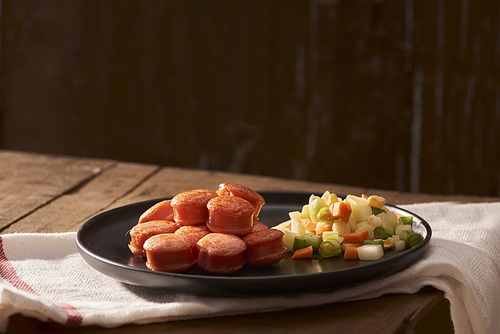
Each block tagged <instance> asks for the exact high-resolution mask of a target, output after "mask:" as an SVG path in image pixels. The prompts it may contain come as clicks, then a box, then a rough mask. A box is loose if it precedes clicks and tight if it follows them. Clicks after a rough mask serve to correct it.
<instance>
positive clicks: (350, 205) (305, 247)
mask: <svg viewBox="0 0 500 334" xmlns="http://www.w3.org/2000/svg"><path fill="white" fill-rule="evenodd" d="M385 204H386V201H385V198H383V197H382V196H378V195H371V196H366V195H362V196H361V197H359V196H355V195H347V196H346V197H345V198H341V197H339V196H337V195H336V194H334V193H330V192H329V191H326V192H325V193H323V195H322V196H317V195H314V194H312V195H311V196H310V198H309V202H308V203H307V204H305V205H304V206H303V207H302V210H301V211H292V212H290V213H289V217H290V219H289V220H287V221H285V222H282V223H280V224H278V225H276V226H274V227H273V229H278V230H280V231H282V232H283V242H284V243H285V247H286V248H287V250H288V251H289V252H291V253H293V255H292V258H294V259H295V258H304V257H307V254H310V255H311V256H312V255H313V254H314V252H317V253H318V254H319V256H320V257H321V258H330V257H335V256H339V255H341V254H344V259H345V260H350V259H359V260H370V261H373V260H378V259H380V258H382V257H383V256H384V251H385V250H386V249H388V248H393V249H395V250H396V251H402V250H405V249H409V248H411V247H415V246H416V245H418V244H419V243H420V242H421V241H422V236H421V235H420V234H418V233H416V232H414V231H413V230H412V223H413V217H412V216H407V217H404V216H402V215H400V214H398V213H396V212H391V211H390V210H389V209H388V208H387V206H386V205H385ZM311 250H312V251H311ZM296 253H297V254H296ZM311 256H309V258H310V257H311Z"/></svg>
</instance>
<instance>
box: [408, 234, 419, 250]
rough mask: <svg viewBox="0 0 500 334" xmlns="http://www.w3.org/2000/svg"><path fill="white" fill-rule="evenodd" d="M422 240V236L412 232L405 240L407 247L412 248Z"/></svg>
mask: <svg viewBox="0 0 500 334" xmlns="http://www.w3.org/2000/svg"><path fill="white" fill-rule="evenodd" d="M421 241H422V236H421V235H420V234H418V233H412V234H411V235H410V236H409V237H408V238H407V239H406V241H405V244H406V247H407V248H412V247H415V246H416V245H418V244H419V243H420V242H421Z"/></svg>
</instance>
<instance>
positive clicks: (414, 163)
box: [0, 0, 500, 196]
mask: <svg viewBox="0 0 500 334" xmlns="http://www.w3.org/2000/svg"><path fill="white" fill-rule="evenodd" d="M499 12H500V5H499V2H498V1H493V0H490V1H488V0H480V1H476V0H474V1H471V0H461V1H455V0H422V1H420V0H419V1H417V0H404V1H403V0H388V1H383V0H379V1H366V0H364V1H361V0H359V1H354V0H331V1H328V0H319V1H318V0H311V1H290V0H283V1H258V0H257V1H180V0H179V1H174V0H167V1H160V0H148V1H130V0H79V1H77V0H51V1H45V0H43V1H40V0H3V1H1V46H0V48H1V50H0V51H1V58H0V61H1V64H0V148H5V149H15V150H26V151H35V152H46V153H57V154H69V155H76V156H91V157H105V158H115V159H121V160H127V161H138V162H148V163H157V164H163V165H171V166H183V167H190V168H201V169H214V170H227V171H237V172H245V173H256V174H262V175H273V176H282V177H287V178H296V179H307V180H313V181H325V182H334V183H341V184H349V185H355V186H356V185H357V186H363V187H365V186H366V187H377V188H383V189H396V190H404V191H414V192H418V191H420V192H427V193H436V194H468V195H487V196H500V168H499V164H500V158H499V156H500V134H499V133H500V131H499V130H500V77H499V71H500V22H499Z"/></svg>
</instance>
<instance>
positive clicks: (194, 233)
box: [175, 225, 210, 245]
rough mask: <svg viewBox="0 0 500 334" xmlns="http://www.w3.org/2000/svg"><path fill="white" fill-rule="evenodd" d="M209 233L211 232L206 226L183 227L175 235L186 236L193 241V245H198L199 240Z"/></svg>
mask: <svg viewBox="0 0 500 334" xmlns="http://www.w3.org/2000/svg"><path fill="white" fill-rule="evenodd" d="M209 233H210V230H209V229H208V227H207V226H206V225H197V226H182V227H180V228H179V229H178V230H177V231H175V234H180V235H184V236H186V237H187V238H188V239H189V240H190V241H191V244H192V245H194V244H196V243H197V242H198V240H200V239H201V238H203V237H204V236H206V235H207V234H209Z"/></svg>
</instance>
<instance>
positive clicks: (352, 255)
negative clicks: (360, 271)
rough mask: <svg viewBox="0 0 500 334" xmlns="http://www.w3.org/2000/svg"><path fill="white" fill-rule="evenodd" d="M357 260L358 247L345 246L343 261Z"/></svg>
mask: <svg viewBox="0 0 500 334" xmlns="http://www.w3.org/2000/svg"><path fill="white" fill-rule="evenodd" d="M357 259H359V255H358V247H356V246H347V247H346V248H345V251H344V260H357Z"/></svg>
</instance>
